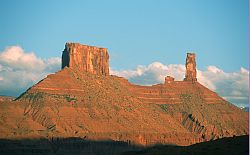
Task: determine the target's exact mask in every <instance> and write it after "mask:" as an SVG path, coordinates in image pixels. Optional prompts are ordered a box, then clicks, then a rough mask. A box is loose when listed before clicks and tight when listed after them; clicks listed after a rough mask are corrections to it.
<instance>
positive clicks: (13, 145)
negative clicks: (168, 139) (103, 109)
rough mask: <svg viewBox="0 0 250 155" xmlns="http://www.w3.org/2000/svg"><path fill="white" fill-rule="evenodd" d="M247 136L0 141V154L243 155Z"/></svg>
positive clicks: (246, 152) (246, 149) (245, 149)
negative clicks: (141, 141) (174, 141)
mask: <svg viewBox="0 0 250 155" xmlns="http://www.w3.org/2000/svg"><path fill="white" fill-rule="evenodd" d="M248 144H249V142H248V135H247V136H238V137H230V138H222V139H218V140H214V141H209V142H203V143H198V144H194V145H190V146H175V145H155V146H152V147H143V146H139V145H132V144H129V143H126V142H119V141H112V140H106V141H90V140H85V139H81V138H51V139H20V140H7V139H1V140H0V154H4V155H16V154H20V155H22V154H23V155H26V154H29V155H33V154H41V155H67V154H70V155H75V154H81V155H119V154H122V155H137V154H140V155H165V154H166V155H186V154H191V155H199V154H202V155H210V154H213V155H217V154H218V155H224V154H225V155H229V154H230V155H247V154H248Z"/></svg>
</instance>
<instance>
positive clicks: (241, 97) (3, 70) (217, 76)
mask: <svg viewBox="0 0 250 155" xmlns="http://www.w3.org/2000/svg"><path fill="white" fill-rule="evenodd" d="M60 67H61V58H59V57H54V58H49V59H41V58H38V57H37V56H36V55H35V54H34V53H32V52H25V51H24V50H23V49H22V48H21V47H20V46H11V47H8V48H6V49H5V50H4V51H2V52H0V95H9V96H18V95H20V94H21V93H22V92H24V91H25V90H26V89H28V88H29V87H30V86H32V85H33V84H35V83H37V82H38V81H40V80H41V79H43V78H44V77H46V75H48V74H50V73H54V72H56V71H58V70H59V69H60ZM110 73H111V74H113V75H118V76H121V77H125V78H127V79H128V80H129V81H130V82H132V83H136V84H141V85H152V84H157V83H163V82H164V78H165V76H166V75H170V76H172V77H174V78H175V79H176V80H183V78H184V76H185V66H184V65H183V64H170V65H164V64H162V63H160V62H153V63H151V64H149V65H148V66H143V65H139V66H138V67H137V68H136V69H134V70H112V69H110ZM248 77H249V71H248V70H247V69H245V68H243V67H242V68H240V69H239V71H236V72H230V73H229V72H225V71H223V70H222V69H220V68H218V67H216V66H208V67H207V69H206V70H204V71H201V70H198V71H197V78H198V81H199V82H200V83H201V84H203V85H204V86H206V87H208V88H209V89H211V90H213V91H215V92H217V93H218V94H219V95H220V96H222V97H223V98H225V99H226V100H229V101H230V102H232V103H234V104H235V105H237V106H242V107H246V106H248V91H249V90H248V87H249V82H248Z"/></svg>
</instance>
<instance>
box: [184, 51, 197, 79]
mask: <svg viewBox="0 0 250 155" xmlns="http://www.w3.org/2000/svg"><path fill="white" fill-rule="evenodd" d="M184 81H192V82H195V81H197V78H196V61H195V54H194V53H187V58H186V75H185V79H184Z"/></svg>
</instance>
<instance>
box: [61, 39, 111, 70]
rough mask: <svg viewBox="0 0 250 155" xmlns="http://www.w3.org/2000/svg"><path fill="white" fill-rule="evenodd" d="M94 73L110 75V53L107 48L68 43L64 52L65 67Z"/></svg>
mask: <svg viewBox="0 0 250 155" xmlns="http://www.w3.org/2000/svg"><path fill="white" fill-rule="evenodd" d="M66 66H67V67H69V68H73V69H77V70H80V71H84V72H89V73H92V74H100V75H109V55H108V51H107V49H106V48H98V47H95V46H87V45H81V44H79V43H66V45H65V49H64V51H63V54H62V69H63V68H64V67H66Z"/></svg>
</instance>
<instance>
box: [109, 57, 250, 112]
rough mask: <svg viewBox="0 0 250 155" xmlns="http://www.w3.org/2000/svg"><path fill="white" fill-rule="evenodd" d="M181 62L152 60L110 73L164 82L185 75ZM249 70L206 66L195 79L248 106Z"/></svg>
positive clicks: (146, 82)
mask: <svg viewBox="0 0 250 155" xmlns="http://www.w3.org/2000/svg"><path fill="white" fill-rule="evenodd" d="M185 70H186V69H185V66H184V65H183V64H170V65H164V64H162V63H160V62H154V63H152V64H150V65H148V66H142V65H140V66H138V67H137V68H136V69H134V70H122V71H115V70H112V69H111V71H110V72H111V74H113V75H118V76H122V77H125V78H127V79H129V81H130V82H132V83H136V84H141V85H152V84H157V83H164V79H165V76H167V75H170V76H172V77H174V78H175V80H183V79H184V77H185ZM248 77H249V71H248V70H247V69H245V68H243V67H242V68H240V70H239V71H236V72H231V73H227V72H224V71H223V70H222V69H219V68H217V67H216V66H208V67H207V69H206V70H205V71H201V70H197V79H198V81H199V82H200V83H201V84H203V85H204V86H206V87H208V88H209V89H211V90H213V91H215V92H217V93H218V94H219V95H220V96H222V97H223V98H224V99H226V100H228V101H230V102H232V103H233V104H235V105H237V106H239V107H246V106H248V87H249V82H248Z"/></svg>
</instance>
